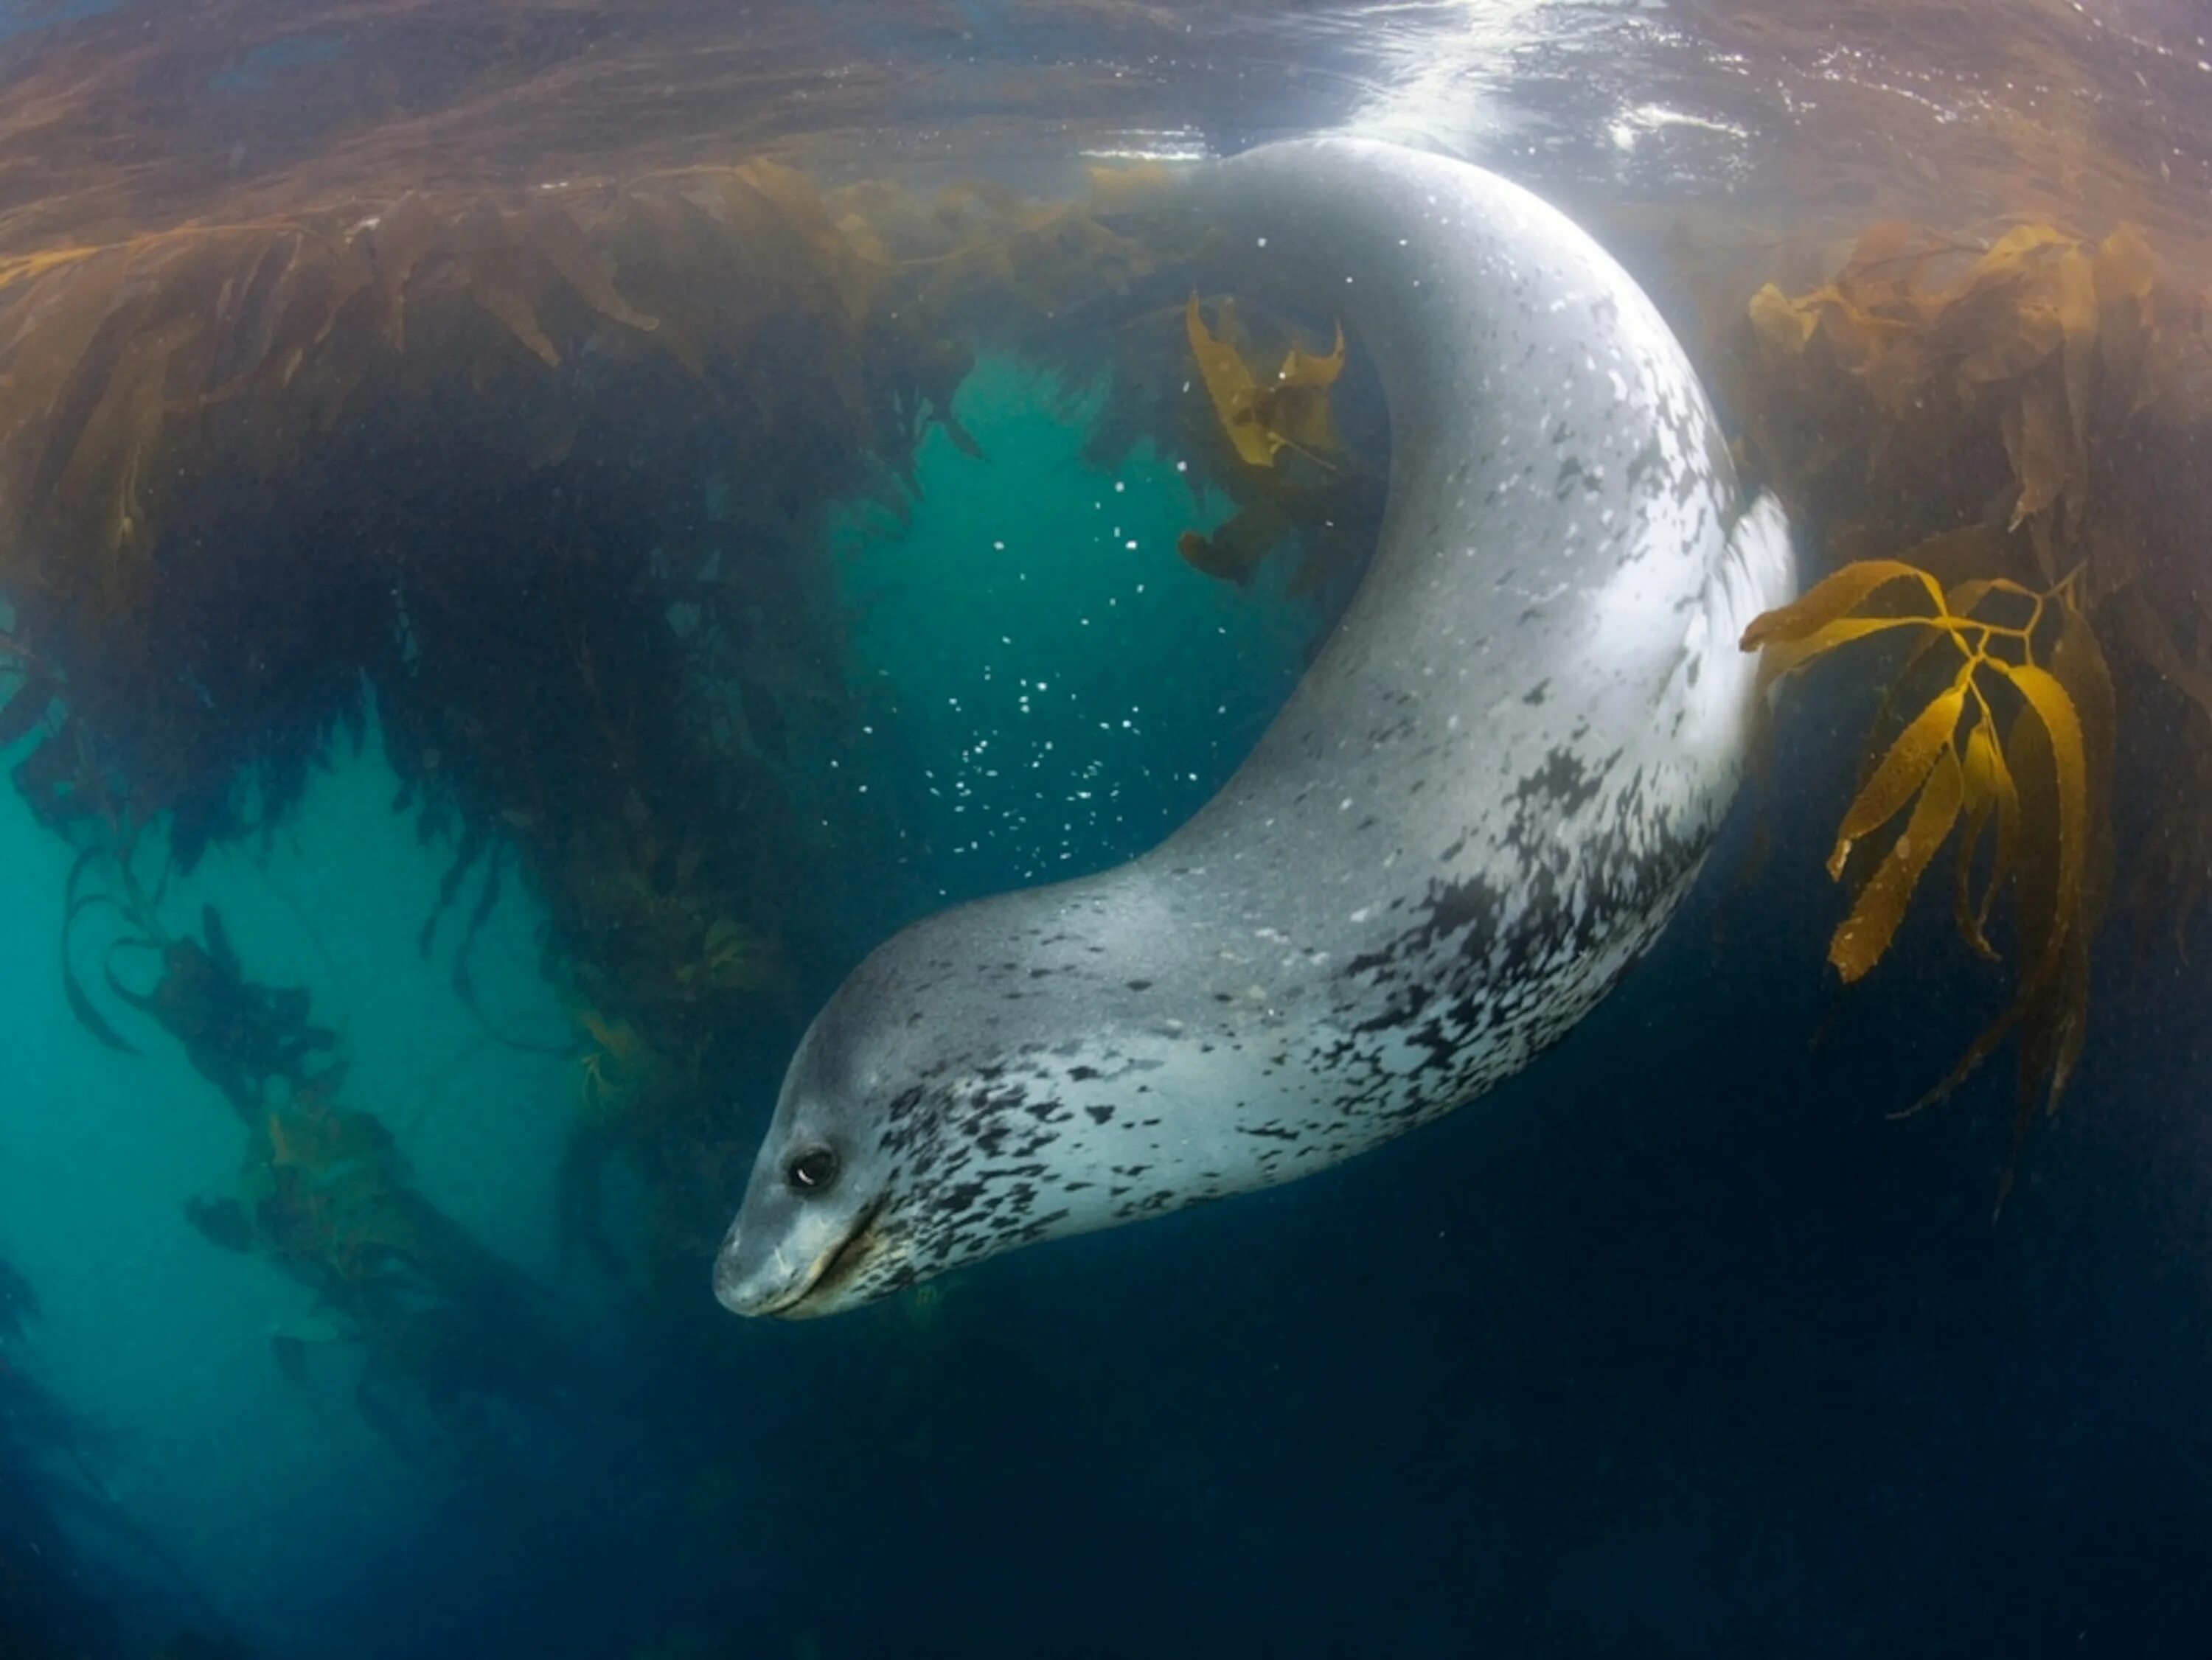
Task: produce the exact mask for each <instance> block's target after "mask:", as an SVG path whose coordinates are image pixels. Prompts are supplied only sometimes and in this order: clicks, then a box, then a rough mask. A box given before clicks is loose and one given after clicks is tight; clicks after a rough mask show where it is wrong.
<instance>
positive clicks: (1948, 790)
mask: <svg viewBox="0 0 2212 1660" xmlns="http://www.w3.org/2000/svg"><path fill="white" fill-rule="evenodd" d="M1937 701H1938V702H1939V703H1940V702H1941V701H1942V700H1941V699H1938V700H1937ZM1930 707H1933V705H1931V706H1930ZM1916 724H1917V723H1916ZM1891 753H1892V754H1894V753H1895V752H1894V751H1892V752H1891ZM1963 791H1964V782H1963V779H1962V777H1961V774H1960V766H1959V757H1958V756H1957V754H1955V753H1954V752H1953V750H1952V749H1951V748H1950V746H1949V745H1948V743H1946V744H1945V745H1944V747H1943V748H1942V750H1941V751H1940V752H1939V753H1938V754H1937V755H1936V761H1935V765H1934V766H1933V768H1932V769H1931V770H1930V771H1929V773H1928V774H1927V785H1926V787H1925V788H1924V789H1923V790H1922V791H1920V799H1919V801H1918V802H1917V803H1915V804H1914V806H1913V809H1912V816H1911V817H1910V818H1909V819H1907V820H1906V821H1905V833H1904V834H1902V835H1900V836H1899V837H1898V839H1897V840H1896V841H1895V843H1893V845H1891V847H1890V850H1889V851H1888V852H1887V853H1886V854H1885V855H1883V857H1882V861H1881V864H1880V865H1879V866H1878V867H1877V868H1876V869H1875V873H1874V875H1873V877H1872V878H1871V879H1870V880H1869V881H1868V883H1867V885H1866V887H1865V888H1864V889H1863V890H1862V891H1861V893H1860V894H1859V898H1858V903H1857V904H1856V905H1854V906H1852V907H1851V913H1850V916H1848V917H1846V918H1844V920H1843V922H1842V924H1840V925H1838V928H1837V930H1836V932H1835V936H1834V937H1833V938H1832V939H1831V940H1830V941H1829V942H1828V960H1829V961H1830V962H1832V963H1833V964H1834V965H1835V966H1836V972H1838V973H1839V974H1841V975H1842V976H1843V977H1844V984H1850V982H1851V981H1853V980H1856V979H1857V978H1859V977H1860V976H1861V975H1862V974H1864V973H1865V972H1867V970H1868V969H1869V968H1871V967H1873V966H1875V963H1877V962H1879V961H1880V960H1881V954H1882V953H1883V952H1885V951H1887V950H1888V949H1889V942H1890V940H1891V939H1892V938H1893V936H1895V935H1896V933H1897V924H1899V922H1900V921H1902V920H1903V919H1904V917H1905V906H1906V905H1907V904H1908V903H1910V902H1911V898H1912V890H1913V888H1915V887H1916V886H1917V884H1918V882H1919V881H1920V873H1921V872H1922V871H1923V870H1925V869H1927V868H1928V862H1929V860H1930V859H1932V858H1934V857H1936V849H1937V848H1938V847H1940V846H1942V845H1943V839H1944V838H1945V837H1947V836H1948V835H1949V834H1950V833H1951V827H1952V825H1953V824H1954V822H1956V821H1957V819H1958V816H1959V803H1960V798H1961V796H1962V794H1963Z"/></svg>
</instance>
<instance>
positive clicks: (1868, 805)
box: [1743, 560, 2111, 1106]
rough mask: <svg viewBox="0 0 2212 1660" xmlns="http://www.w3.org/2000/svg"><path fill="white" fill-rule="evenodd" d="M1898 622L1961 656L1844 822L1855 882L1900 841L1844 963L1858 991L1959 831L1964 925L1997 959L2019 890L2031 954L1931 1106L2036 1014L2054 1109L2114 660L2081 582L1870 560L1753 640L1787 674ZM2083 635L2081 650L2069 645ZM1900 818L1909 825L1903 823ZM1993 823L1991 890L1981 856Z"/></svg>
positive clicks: (1838, 958)
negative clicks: (1903, 595) (2006, 901)
mask: <svg viewBox="0 0 2212 1660" xmlns="http://www.w3.org/2000/svg"><path fill="white" fill-rule="evenodd" d="M1891 585H1905V586H1908V587H1910V588H1911V589H1913V590H1914V592H1913V593H1912V596H1911V598H1912V601H1913V602H1916V603H1912V604H1911V606H1910V608H1909V609H1905V610H1903V611H1901V612H1897V613H1892V614H1881V615H1871V616H1870V615H1864V614H1863V612H1862V610H1861V608H1862V607H1863V606H1865V605H1866V604H1867V603H1869V601H1871V600H1873V599H1874V598H1875V597H1876V596H1877V595H1878V594H1880V593H1881V591H1883V590H1884V589H1885V588H1887V587H1889V586H1891ZM2006 609H2009V610H2012V611H2014V612H2017V613H2020V615H2019V616H2018V620H2017V621H2001V620H1999V619H1998V618H1997V617H1995V616H1992V615H1990V613H1991V612H1993V611H2003V610H2006ZM1900 630H1901V631H1911V632H1914V633H1919V634H1921V635H1922V636H1923V637H1926V638H1932V639H1935V640H1937V641H1940V642H1942V644H1944V645H1948V646H1949V647H1950V648H1951V649H1950V650H1949V651H1948V652H1942V653H1939V655H1940V656H1942V657H1944V658H1945V659H1946V661H1945V662H1944V663H1943V664H1942V669H1941V670H1940V672H1939V673H1938V674H1937V676H1936V688H1937V689H1936V691H1935V693H1934V694H1933V695H1932V696H1931V697H1929V700H1928V701H1927V702H1926V704H1925V705H1924V706H1923V707H1922V708H1921V710H1920V711H1919V712H1918V713H1917V714H1916V715H1914V716H1913V717H1911V718H1910V719H1909V720H1907V721H1905V724H1904V725H1903V728H1902V730H1899V732H1898V733H1897V734H1896V735H1895V736H1894V738H1893V741H1892V742H1890V743H1889V746H1888V748H1887V750H1886V751H1885V752H1884V753H1883V754H1881V759H1880V760H1879V761H1877V762H1876V763H1875V766H1874V768H1873V770H1872V772H1870V773H1869V776H1868V777H1867V779H1866V780H1865V781H1864V783H1863V785H1862V787H1861V788H1860V790H1859V791H1858V794H1857V797H1855V798H1854V799H1853V800H1852V802H1851V803H1850V807H1849V809H1846V811H1845V813H1844V818H1843V822H1842V824H1841V826H1840V827H1839V828H1838V831H1837V833H1836V841H1835V845H1834V847H1833V849H1832V851H1831V852H1830V854H1829V857H1828V874H1829V875H1830V876H1832V877H1836V878H1841V877H1842V876H1843V875H1844V874H1845V869H1846V865H1847V863H1848V862H1849V861H1850V857H1851V855H1852V852H1853V850H1854V848H1855V847H1857V845H1859V844H1860V843H1861V842H1862V841H1865V840H1868V839H1871V838H1875V837H1877V836H1881V835H1884V834H1885V833H1887V845H1886V847H1885V849H1884V851H1882V853H1881V857H1880V861H1879V863H1876V864H1875V867H1874V869H1872V871H1871V873H1870V874H1869V875H1867V876H1866V878H1865V880H1864V881H1863V883H1862V885H1861V886H1860V888H1859V889H1858V894H1857V899H1856V900H1855V902H1854V903H1853V905H1852V906H1851V909H1850V914H1849V915H1848V916H1846V917H1845V918H1844V921H1843V922H1842V923H1841V924H1839V925H1838V928H1837V929H1836V931H1835V934H1834V936H1833V937H1832V939H1831V940H1830V942H1829V945H1828V960H1829V961H1830V962H1831V963H1832V965H1833V966H1835V968H1836V971H1837V972H1838V973H1839V974H1840V975H1841V976H1842V977H1843V978H1844V981H1845V982H1846V983H1849V982H1850V981H1853V980H1857V979H1858V978H1861V977H1862V976H1863V975H1864V974H1865V973H1866V972H1868V971H1869V970H1870V969H1871V968H1872V967H1873V966H1875V963H1877V962H1878V961H1880V960H1881V957H1882V955H1883V954H1885V953H1886V952H1887V950H1888V948H1889V946H1890V943H1891V941H1892V940H1893V937H1894V936H1895V934H1896V931H1897V928H1898V924H1899V923H1900V922H1901V921H1902V920H1903V919H1904V916H1905V907H1906V906H1907V904H1908V903H1909V902H1910V900H1911V896H1912V893H1913V890H1914V888H1916V887H1917V884H1918V883H1919V881H1920V878H1921V876H1922V875H1923V873H1924V872H1925V871H1926V870H1927V869H1928V868H1929V864H1930V863H1931V862H1932V861H1933V860H1934V859H1935V857H1936V854H1937V853H1938V851H1941V849H1942V845H1943V844H1944V843H1945V842H1946V841H1948V840H1949V839H1950V838H1951V836H1952V833H1953V832H1954V830H1956V831H1957V832H1958V833H1959V838H1960V839H1959V845H1958V850H1957V855H1956V857H1957V866H1956V869H1957V876H1956V884H1955V887H1956V891H1955V895H1954V914H1955V916H1956V918H1957V921H1958V924H1959V928H1960V933H1961V935H1962V936H1964V937H1965V938H1966V942H1967V943H1968V944H1969V945H1970V946H1972V948H1974V949H1975V950H1977V951H1978V952H1979V953H1980V954H1983V955H1984V956H1986V957H1990V958H1995V957H1996V955H1997V953H1996V948H1994V947H1992V946H1991V945H1990V942H1989V934H1988V924H1989V919H1990V913H1991V910H1992V908H1993V906H1995V905H1996V902H1997V901H1998V900H1999V898H2000V896H2001V895H2004V894H2008V892H2010V893H2011V894H2013V895H2014V896H2015V903H2014V912H2015V930H2014V931H2015V936H2016V938H2017V939H2018V941H2019V949H2020V952H2021V959H2022V961H2021V968H2020V972H2019V984H2018V987H2017V989H2016V991H2015V996H2014V999H2013V1002H2012V1004H2011V1006H2010V1007H2009V1008H2008V1009H2007V1010H2006V1011H2005V1013H2004V1014H2003V1015H2001V1016H1999V1018H1998V1019H1997V1021H1996V1022H1994V1023H1993V1024H1992V1025H1991V1026H1990V1027H1989V1028H1988V1029H1987V1030H1986V1031H1985V1032H1984V1033H1983V1034H1982V1035H1981V1036H1980V1037H1979V1038H1978V1039H1975V1041H1974V1042H1973V1044H1972V1045H1970V1046H1969V1048H1968V1051H1967V1053H1966V1057H1965V1058H1964V1059H1963V1060H1962V1061H1961V1062H1960V1064H1959V1065H1958V1067H1957V1068H1955V1069H1954V1071H1953V1072H1952V1074H1951V1075H1950V1076H1948V1078H1946V1079H1945V1080H1944V1081H1942V1083H1941V1084H1939V1085H1938V1086H1937V1087H1936V1088H1935V1089H1934V1090H1932V1091H1930V1092H1929V1095H1928V1096H1927V1097H1925V1098H1923V1101H1922V1103H1921V1105H1923V1106H1925V1105H1927V1104H1928V1103H1929V1102H1930V1101H1933V1100H1937V1099H1940V1098H1941V1097H1942V1095H1944V1094H1948V1093H1949V1092H1950V1091H1951V1090H1952V1089H1954V1088H1955V1087H1957V1086H1958V1084H1959V1083H1960V1082H1961V1081H1964V1079H1965V1078H1966V1075H1968V1074H1969V1073H1970V1072H1971V1071H1972V1069H1973V1068H1974V1067H1975V1066H1976V1065H1978V1063H1980V1062H1981V1061H1982V1060H1983V1059H1984V1057H1986V1056H1987V1055H1988V1054H1989V1052H1990V1050H1991V1049H1992V1048H1994V1047H1995V1045H1996V1043H1997V1042H1998V1041H1999V1040H2000V1039H2002V1037H2003V1036H2004V1035H2005V1034H2006V1033H2009V1032H2011V1031H2012V1030H2013V1029H2014V1028H2015V1027H2017V1026H2019V1025H2021V1023H2022V1022H2023V1021H2030V1022H2032V1025H2033V1029H2034V1031H2035V1032H2036V1033H2038V1034H2039V1036H2038V1045H2037V1052H2038V1055H2039V1067H2040V1070H2039V1075H2037V1077H2036V1078H2035V1080H2034V1083H2035V1086H2036V1087H2038V1088H2039V1089H2040V1090H2041V1091H2042V1092H2043V1096H2044V1099H2045V1100H2046V1101H2047V1102H2048V1103H2051V1104H2054V1105H2055V1104H2056V1102H2057V1099H2058V1097H2059V1095H2060V1094H2062V1093H2063V1090H2064V1089H2065V1087H2066V1082H2067V1079H2068V1077H2069V1075H2070V1074H2071V1072H2072V1070H2073V1066H2074V1063H2075V1059H2076V1057H2078V1055H2079V1052H2080V1048H2081V1033H2082V1030H2083V1022H2084V1020H2085V1017H2086V1013H2087V990H2088V988H2087V977H2086V974H2085V973H2081V972H2076V969H2077V967H2078V968H2086V963H2087V957H2086V949H2085V948H2086V942H2087V936H2088V933H2089V931H2090V929H2091V926H2092V924H2093V899H2092V895H2091V891H2090V887H2091V884H2090V880H2089V875H2088V872H2089V870H2090V869H2091V868H2092V857H2093V844H2094V843H2095V842H2096V841H2097V839H2099V835H2100V822H2099V819H2098V817H2097V815H2095V814H2094V813H2093V810H2092V791H2093V788H2100V787H2102V786H2103V785H2106V783H2107V782H2108V781H2109V778H2110V767H2111V761H2110V757H2109V751H2108V750H2107V749H2106V748H2105V744H2106V735H2105V734H2104V733H2102V732H2101V731H2098V730H2096V728H2095V727H2094V726H2093V725H2091V726H2089V727H2088V728H2087V730H2085V723H2084V721H2083V719H2082V718H2081V714H2080V713H2079V712H2078V708H2079V704H2078V703H2077V698H2078V699H2079V700H2080V701H2082V702H2089V701H2093V700H2096V699H2097V698H2098V697H2099V693H2098V691H2097V689H2096V686H2095V685H2094V684H2093V683H2085V682H2101V679H2102V669H2101V663H2096V664H2094V665H2093V664H2092V663H2091V662H2090V661H2088V660H2087V657H2085V656H2084V653H2091V654H2093V653H2094V651H2095V645H2094V637H2093V635H2091V634H2090V633H2089V632H2088V630H2087V626H2086V624H2084V623H2082V621H2081V613H2080V611H2079V609H2076V607H2075V603H2074V600H2073V597H2072V593H2071V588H2070V584H2062V585H2060V586H2059V587H2057V589H2055V590H2053V591H2050V592H2047V593H2037V592H2033V591H2030V590H2027V589H2025V588H2022V587H2021V586H2020V585H2017V584H2015V583H2010V582H2005V581H2002V580H1999V581H1974V582H1969V583H1966V584H1961V585H1959V586H1958V587H1957V588H1954V589H1953V590H1951V591H1948V592H1947V591H1945V590H1944V588H1943V587H1942V585H1940V584H1939V583H1937V582H1936V580H1935V579H1934V578H1933V577H1931V576H1929V574H1928V573H1926V572H1925V571H1923V570H1920V569H1919V568H1917V567H1916V566H1911V565H1908V564H1905V563H1903V562H1901V561H1894V560H1881V561H1872V560H1870V561H1867V562H1864V563H1861V564H1855V565H1849V566H1844V569H1842V570H1841V571H1838V572H1837V573H1835V574H1834V575H1833V576H1831V577H1829V578H1828V579H1826V581H1824V582H1822V583H1820V585H1817V586H1816V587H1814V589H1813V590H1812V591H1811V592H1809V593H1808V594H1807V595H1805V597H1803V598H1802V599H1800V600H1798V601H1797V602H1796V603H1794V604H1792V605H1790V606H1786V607H1784V608H1783V609H1779V610H1775V611H1770V612H1768V613H1766V614H1765V615H1763V616H1761V617H1759V618H1758V619H1756V620H1754V621H1753V623H1752V624H1751V626H1750V627H1749V628H1747V630H1746V631H1745V633H1744V637H1743V645H1744V649H1745V650H1747V651H1761V650H1763V651H1765V654H1766V655H1765V659H1764V663H1763V666H1764V667H1765V669H1766V670H1767V671H1768V672H1769V673H1770V674H1771V675H1773V676H1781V675H1787V674H1791V673H1795V672H1797V671H1798V670H1800V669H1803V668H1805V667H1806V666H1808V664H1810V663H1813V662H1814V661H1815V660H1817V659H1818V658H1819V657H1822V656H1824V655H1825V654H1826V653H1827V652H1829V651H1834V650H1836V649H1837V648H1838V647H1839V646H1842V645H1846V644H1849V643H1850V642H1852V641H1855V640H1859V639H1869V638H1871V637H1874V636H1876V635H1880V634H1886V633H1893V632H1896V631H1900ZM2075 631H2078V633H2076V632H2075ZM2069 633H2075V638H2074V639H2073V640H2072V641H2071V642H2070V649H2062V645H2061V642H2065V641H2067V640H2068V636H2069ZM2039 639H2040V641H2041V654H2042V656H2043V657H2044V659H2045V661H2044V662H2041V663H2039V662H2038V661H2037V657H2038V651H2039V644H2038V642H2039ZM1918 660H1919V659H1918V658H1917V657H1916V658H1915V661H1916V662H1917V661H1918ZM2062 675H2063V676H2066V678H2062V677H2061V676H2062ZM2069 679H2070V680H2072V681H2073V682H2075V684H2074V685H2073V686H2072V687H2070V688H2069V684H2068V681H2069ZM2093 746H2094V748H2095V752H2096V753H2095V758H2094V760H2093V759H2092V753H2093ZM1900 815H1902V816H1903V820H1904V822H1903V826H1902V827H1901V828H1895V827H1894V826H1895V825H1896V821H1898V819H1899V816H1900ZM1991 833H1993V840H1994V845H1993V849H1992V851H1991V853H1990V858H1989V861H1988V863H1987V866H1986V874H1985V875H1984V877H1983V879H1982V881H1980V883H1979V885H1978V888H1977V883H1976V871H1977V869H1978V852H1979V850H1980V847H1981V845H1982V844H1983V842H1984V839H1986V838H1989V837H1990V835H1991Z"/></svg>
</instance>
